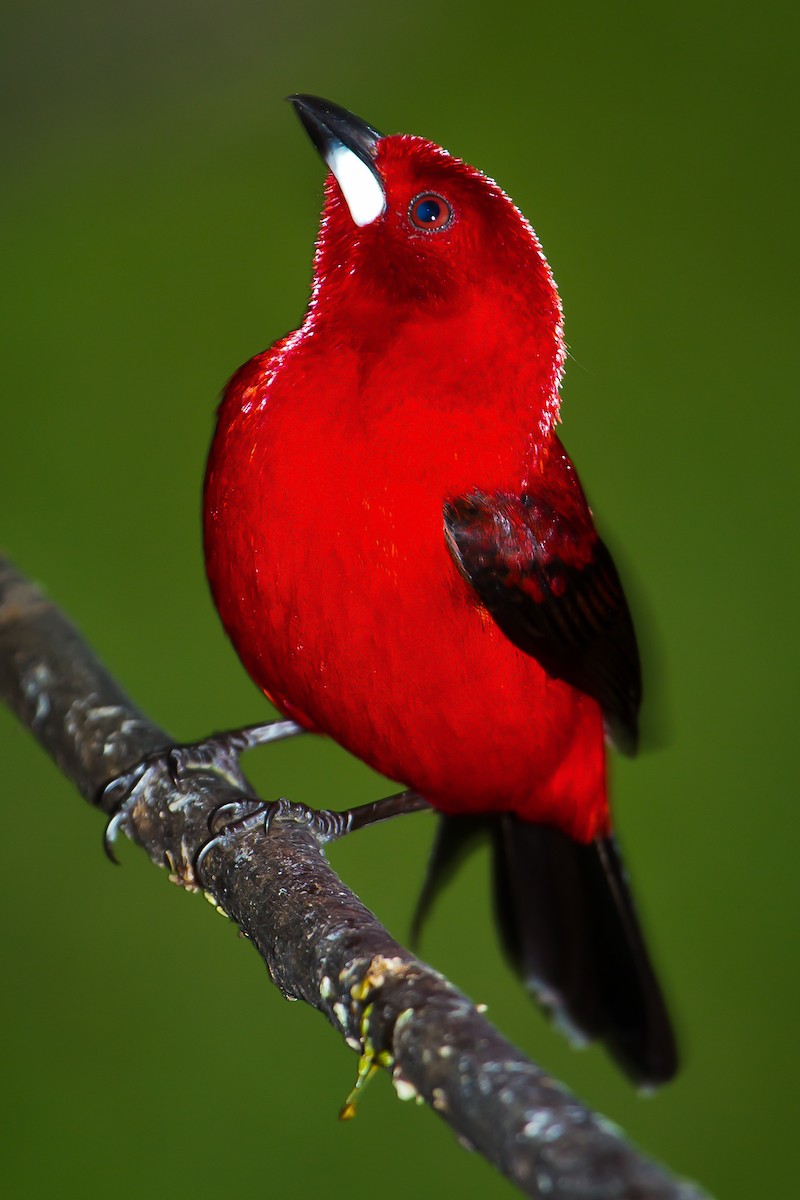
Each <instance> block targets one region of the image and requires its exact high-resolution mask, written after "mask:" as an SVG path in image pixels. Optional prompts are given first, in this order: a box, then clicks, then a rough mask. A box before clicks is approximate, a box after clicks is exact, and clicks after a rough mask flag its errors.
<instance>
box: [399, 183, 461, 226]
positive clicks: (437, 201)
mask: <svg viewBox="0 0 800 1200" xmlns="http://www.w3.org/2000/svg"><path fill="white" fill-rule="evenodd" d="M454 215H455V214H454V213H453V206H452V205H451V204H450V203H449V202H448V201H447V200H445V198H444V196H440V195H439V193H438V192H420V193H419V194H418V195H416V196H415V197H414V199H413V200H412V201H411V203H410V204H409V206H408V220H409V223H410V224H411V225H412V226H413V227H414V229H419V230H420V231H421V232H422V233H441V232H442V230H443V229H447V228H448V227H449V226H450V225H451V224H452V222H453V216H454Z"/></svg>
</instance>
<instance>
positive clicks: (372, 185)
mask: <svg viewBox="0 0 800 1200" xmlns="http://www.w3.org/2000/svg"><path fill="white" fill-rule="evenodd" d="M287 99H288V100H289V101H290V102H291V103H292V104H293V105H294V107H295V111H296V113H297V115H298V117H299V118H300V120H301V121H302V122H303V125H304V126H305V130H306V133H307V134H308V136H309V137H310V138H311V140H312V142H313V143H314V145H315V146H316V148H317V150H319V152H320V154H321V155H322V157H323V158H324V159H325V162H326V163H327V164H328V166H329V167H330V169H331V171H332V172H333V174H334V175H335V176H336V182H337V183H338V184H339V187H340V188H341V190H342V195H343V196H344V198H345V200H346V201H347V207H348V208H349V209H350V215H351V217H352V218H353V220H354V222H355V223H356V225H359V226H363V225H371V224H372V222H373V221H376V220H377V219H378V217H379V216H380V215H381V213H383V212H385V210H386V192H385V191H384V187H383V180H382V179H381V177H380V175H379V174H378V170H377V167H376V166H375V155H376V154H377V150H378V142H379V140H380V138H381V137H382V136H383V135H382V134H380V133H378V131H377V129H373V128H372V126H371V125H367V123H366V121H362V120H361V118H360V117H356V116H354V115H353V113H351V112H348V111H347V109H346V108H340V107H339V105H338V104H332V103H331V102H330V100H321V99H320V97H319V96H305V95H299V96H288V97H287Z"/></svg>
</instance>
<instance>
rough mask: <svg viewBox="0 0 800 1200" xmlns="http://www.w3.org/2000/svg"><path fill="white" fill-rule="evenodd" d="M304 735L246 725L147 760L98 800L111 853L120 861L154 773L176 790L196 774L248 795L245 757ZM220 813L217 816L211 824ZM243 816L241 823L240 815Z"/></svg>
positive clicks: (289, 724) (276, 725)
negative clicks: (122, 841)
mask: <svg viewBox="0 0 800 1200" xmlns="http://www.w3.org/2000/svg"><path fill="white" fill-rule="evenodd" d="M304 732H305V731H304V730H303V728H302V726H300V725H298V724H296V722H294V721H271V722H269V723H268V724H265V725H247V726H245V727H244V728H242V729H234V730H229V731H227V732H225V733H216V734H213V735H212V736H211V737H208V738H204V739H203V740H202V741H199V742H187V743H182V744H179V745H175V746H165V747H164V749H163V750H159V751H156V752H155V753H154V754H150V755H148V756H147V757H146V758H143V759H142V760H141V761H140V762H138V763H136V764H135V765H134V766H133V767H131V768H130V769H129V770H128V771H125V772H123V774H121V775H117V776H115V777H114V778H113V779H111V780H110V781H109V782H108V783H107V784H105V785H104V787H103V788H102V789H101V790H100V791H99V792H98V794H97V796H96V797H95V804H96V806H97V807H98V808H101V809H103V811H104V812H106V813H108V814H109V820H108V824H107V825H106V828H105V833H104V835H103V847H104V849H105V852H106V854H107V855H108V857H109V858H110V859H111V861H112V862H114V863H116V862H117V861H118V860H117V858H116V856H115V855H114V850H113V845H114V841H115V840H116V837H117V835H118V833H119V831H120V829H121V827H122V825H123V823H124V821H125V816H126V812H127V808H128V805H129V804H130V802H131V799H132V798H133V795H134V793H135V791H136V788H137V786H138V785H139V784H140V783H141V781H142V780H143V779H144V777H145V775H147V774H148V773H151V772H155V773H159V774H161V775H163V776H165V777H166V778H167V779H168V780H169V781H170V782H171V784H172V786H173V788H174V789H175V790H177V791H183V790H184V789H185V787H186V784H187V782H188V780H189V778H190V777H191V776H197V775H206V776H208V775H211V776H213V777H215V778H217V779H222V780H224V781H225V782H226V783H229V784H230V785H231V786H232V787H236V788H239V789H240V790H242V791H245V792H246V791H247V787H248V785H247V781H246V779H245V777H244V775H243V774H242V769H241V766H240V763H239V758H240V756H241V755H242V754H244V753H245V751H247V750H252V749H254V748H255V747H256V746H265V745H267V744H268V743H270V742H278V741H282V740H283V739H284V738H288V737H295V736H296V735H297V734H299V733H304ZM246 806H247V802H242V804H236V805H234V806H230V805H225V806H223V807H225V808H229V807H235V808H237V809H238V808H241V807H246ZM249 806H250V809H251V810H252V808H253V806H255V807H256V808H261V807H263V805H262V803H261V801H255V800H253V801H250V802H249ZM218 811H219V810H217V812H218ZM215 815H216V814H213V815H212V820H213V819H214V816H215ZM246 815H247V814H244V816H246ZM239 817H240V819H241V817H242V814H241V813H240V814H239Z"/></svg>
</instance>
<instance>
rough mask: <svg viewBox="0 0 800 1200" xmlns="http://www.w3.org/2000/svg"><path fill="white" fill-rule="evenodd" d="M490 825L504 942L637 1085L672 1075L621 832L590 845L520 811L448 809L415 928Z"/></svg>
mask: <svg viewBox="0 0 800 1200" xmlns="http://www.w3.org/2000/svg"><path fill="white" fill-rule="evenodd" d="M487 829H488V830H490V832H491V838H492V846H493V852H494V885H495V902H496V909H497V919H498V924H499V927H500V932H501V935H502V939H503V944H504V947H505V950H506V953H507V954H508V956H509V958H510V959H511V962H512V963H513V965H514V966H515V968H516V969H517V970H518V971H519V972H520V974H521V975H522V977H523V979H524V980H525V982H526V984H527V985H528V986H529V987H530V988H531V990H532V991H533V992H534V994H535V995H536V997H537V999H538V1000H539V1001H540V1003H541V1004H542V1005H543V1006H544V1007H545V1008H546V1009H547V1010H548V1011H549V1012H550V1013H552V1015H553V1016H554V1018H555V1020H556V1021H557V1023H558V1024H559V1025H560V1026H562V1028H564V1029H565V1031H566V1032H567V1033H568V1034H569V1035H570V1036H571V1037H572V1038H573V1039H576V1040H594V1039H598V1038H599V1039H601V1040H602V1041H604V1042H605V1044H606V1046H607V1048H608V1050H609V1051H610V1053H611V1054H612V1055H613V1056H614V1058H615V1059H616V1060H617V1062H618V1063H619V1064H620V1066H621V1067H622V1068H623V1069H624V1070H625V1071H626V1072H627V1073H628V1074H629V1075H630V1076H631V1077H632V1078H633V1079H634V1080H635V1081H636V1082H637V1083H639V1084H649V1085H653V1084H658V1083H665V1082H666V1081H667V1080H668V1079H671V1078H672V1076H673V1075H674V1074H675V1071H676V1070H677V1054H676V1049H675V1039H674V1036H673V1033H672V1028H671V1026H670V1021H669V1017H668V1015H667V1010H666V1006H665V1004H664V1000H663V997H662V995H661V991H660V989H659V986H658V982H657V981H656V977H655V974H654V972H653V968H652V966H651V964H650V959H649V957H648V954H647V950H646V948H645V944H644V939H643V938H642V933H641V929H640V927H639V922H638V920H637V917H636V912H635V910H634V907H633V901H632V899H631V894H630V891H629V889H628V884H627V880H626V878H625V870H624V867H623V865H622V860H621V858H620V855H619V851H618V850H617V846H616V843H615V841H614V839H613V838H610V837H608V838H598V839H597V840H596V841H594V842H591V843H590V844H589V845H581V844H580V843H579V842H574V841H572V839H571V838H568V837H566V835H565V834H563V833H561V832H560V831H559V830H557V829H552V828H549V827H547V826H543V825H531V824H529V823H528V822H526V821H521V820H519V818H517V817H514V816H512V815H510V814H505V815H504V816H502V817H499V818H493V819H492V820H491V821H487V820H485V819H480V820H477V819H471V818H462V817H442V818H441V825H440V830H439V836H438V838H437V842H436V846H435V849H434V854H433V857H432V860H431V866H430V870H429V874H428V880H427V882H426V885H425V889H424V890H423V894H422V897H421V899H420V907H419V909H418V913H417V919H416V921H415V929H418V928H419V925H420V923H421V920H422V918H423V917H424V916H425V913H426V912H427V909H428V907H429V905H430V902H431V900H432V899H433V897H434V895H435V893H436V891H437V890H438V888H439V886H440V885H441V883H442V882H443V881H444V880H445V879H446V877H448V876H449V874H451V873H452V870H453V868H454V866H455V865H456V863H457V860H458V859H459V858H460V857H461V855H462V854H463V852H464V850H465V849H466V848H467V847H468V845H469V843H470V842H471V841H473V840H474V838H475V836H476V835H477V834H480V833H481V832H483V831H485V830H487Z"/></svg>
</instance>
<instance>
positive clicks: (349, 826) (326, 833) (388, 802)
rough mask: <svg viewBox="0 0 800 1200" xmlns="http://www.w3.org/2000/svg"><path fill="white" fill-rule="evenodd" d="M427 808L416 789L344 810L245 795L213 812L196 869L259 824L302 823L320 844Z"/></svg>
mask: <svg viewBox="0 0 800 1200" xmlns="http://www.w3.org/2000/svg"><path fill="white" fill-rule="evenodd" d="M428 808H430V805H429V804H428V802H427V800H423V798H422V797H421V796H418V795H417V794H416V793H415V792H400V793H398V794H397V795H395V796H386V797H385V798H384V799H383V800H375V801H373V802H372V803H371V804H362V805H359V806H358V807H357V808H346V809H343V810H342V811H341V812H337V811H336V810H335V809H330V808H311V807H310V806H309V805H307V804H296V803H295V802H294V801H292V800H287V799H286V798H285V797H284V796H281V797H280V798H279V799H278V800H273V801H272V802H271V803H267V802H265V801H263V800H255V799H249V798H247V797H243V798H242V799H241V800H236V801H233V802H232V803H230V804H223V805H221V806H220V807H219V808H217V809H215V811H214V812H213V813H212V815H211V819H210V821H209V831H210V833H211V837H210V838H209V839H208V841H207V842H205V843H204V844H203V846H202V847H201V848H200V852H199V853H198V855H197V858H196V860H195V872H196V873H197V876H198V878H201V875H200V872H201V871H202V866H203V861H204V859H205V858H206V856H207V855H208V853H209V852H210V851H211V850H212V849H213V848H214V847H215V846H217V845H218V844H219V843H220V842H221V841H222V840H223V838H225V837H227V836H228V835H230V834H239V833H246V832H248V831H250V830H251V829H253V828H254V827H256V826H258V825H259V824H260V825H261V827H262V829H263V831H264V833H266V834H269V833H271V832H272V830H273V828H274V826H275V825H276V824H277V823H284V822H288V823H291V824H295V825H300V826H301V827H302V828H304V829H308V830H309V831H310V832H311V833H313V834H314V836H315V837H316V839H317V841H318V842H319V843H320V845H325V844H326V843H327V842H334V841H336V840H337V838H341V837H344V835H345V834H347V833H353V832H354V831H355V830H356V829H363V828H364V827H365V826H367V825H374V824H375V823H376V822H378V821H386V820H389V818H390V817H397V816H400V815H401V814H402V813H411V812H423V811H424V810H425V809H428Z"/></svg>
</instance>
